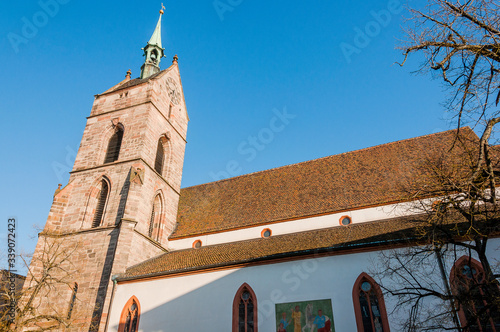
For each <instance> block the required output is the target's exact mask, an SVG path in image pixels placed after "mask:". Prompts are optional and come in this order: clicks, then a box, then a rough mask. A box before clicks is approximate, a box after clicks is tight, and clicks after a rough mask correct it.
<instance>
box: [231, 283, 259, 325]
mask: <svg viewBox="0 0 500 332" xmlns="http://www.w3.org/2000/svg"><path fill="white" fill-rule="evenodd" d="M240 309H243V310H244V313H242V316H244V319H243V320H242V321H241V322H240ZM257 312H258V310H257V296H255V293H254V291H253V289H252V287H250V286H249V285H248V284H247V283H244V284H243V285H241V287H240V288H239V289H238V291H237V292H236V295H235V296H234V300H233V332H240V331H244V332H250V331H252V332H258V330H259V327H258V326H259V324H258V321H257ZM249 314H250V315H251V316H252V317H249ZM241 323H243V324H242V325H243V330H241V329H239V325H240V324H241ZM249 325H251V326H252V329H249V328H248V327H249Z"/></svg>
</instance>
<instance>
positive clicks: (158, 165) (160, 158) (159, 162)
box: [155, 138, 165, 175]
mask: <svg viewBox="0 0 500 332" xmlns="http://www.w3.org/2000/svg"><path fill="white" fill-rule="evenodd" d="M164 160H165V152H164V148H163V141H162V139H161V138H160V139H159V140H158V146H157V147H156V158H155V171H157V172H158V174H160V175H163V164H164Z"/></svg>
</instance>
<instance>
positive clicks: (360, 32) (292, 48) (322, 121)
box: [0, 0, 452, 266]
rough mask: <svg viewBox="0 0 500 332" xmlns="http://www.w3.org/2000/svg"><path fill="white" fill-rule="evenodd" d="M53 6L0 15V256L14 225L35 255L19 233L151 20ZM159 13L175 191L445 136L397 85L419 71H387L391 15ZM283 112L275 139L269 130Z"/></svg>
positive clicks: (122, 7) (241, 6)
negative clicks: (183, 112) (177, 130)
mask: <svg viewBox="0 0 500 332" xmlns="http://www.w3.org/2000/svg"><path fill="white" fill-rule="evenodd" d="M55 1H56V0H42V1H40V2H38V1H22V2H21V1H19V2H11V1H7V2H5V1H4V2H2V4H1V5H0V21H1V22H2V24H1V30H0V32H1V37H0V49H1V52H0V63H2V78H3V80H2V81H3V82H2V89H1V90H0V97H1V98H0V110H1V112H0V114H1V120H2V121H1V131H0V147H1V151H2V163H1V174H2V175H3V184H2V187H1V188H2V190H1V192H0V212H1V216H0V217H1V219H2V220H3V221H4V222H2V223H0V225H4V226H3V227H4V229H1V228H0V235H1V237H0V239H1V242H0V245H2V246H6V244H5V245H4V244H2V243H5V234H6V228H7V219H8V218H9V217H11V216H14V217H16V218H17V220H18V248H19V250H23V251H25V252H32V251H33V250H34V246H35V244H36V237H35V238H30V236H33V235H36V231H34V230H33V229H32V225H33V224H38V225H40V226H43V225H44V223H45V220H46V218H47V214H48V211H49V209H50V205H51V202H52V195H53V193H54V190H55V189H56V188H57V184H58V183H63V184H66V182H67V180H68V178H69V174H68V172H69V171H70V170H71V167H72V163H73V160H74V156H75V153H76V151H77V150H78V146H79V142H80V139H81V136H82V132H83V129H84V126H85V121H86V120H85V117H86V116H88V115H89V113H90V109H91V106H92V102H93V96H94V95H95V94H97V93H101V92H103V91H105V90H107V89H108V88H110V87H111V86H113V85H115V84H116V83H117V82H119V81H121V80H122V79H123V78H124V76H125V73H126V71H127V70H128V69H129V68H130V69H131V70H132V76H133V77H137V76H138V75H139V73H140V66H141V64H142V61H143V58H142V51H141V47H144V46H145V44H146V42H147V41H148V40H149V37H150V36H151V34H152V32H153V29H154V27H155V25H156V21H157V19H158V10H159V9H160V2H156V1H142V2H138V1H127V0H125V1H120V2H102V1H95V0H87V1H77V0H59V1H58V2H55ZM54 3H57V6H55V5H54ZM415 3H416V4H419V3H418V2H415ZM165 5H166V10H165V15H164V16H163V25H162V28H163V47H165V53H166V55H167V58H164V59H163V61H162V65H163V66H162V68H167V67H168V65H169V64H170V62H171V59H172V57H173V55H174V54H178V55H179V65H180V70H181V76H182V82H183V87H184V93H185V98H186V103H187V108H188V113H189V116H190V118H191V122H190V124H189V129H188V145H187V149H186V158H185V163H184V176H183V187H187V186H191V185H196V184H200V183H205V182H210V181H213V180H214V179H217V178H220V177H221V176H222V174H223V173H221V172H228V170H229V171H231V172H232V174H234V175H238V174H246V173H251V172H256V171H260V170H265V169H269V168H273V167H278V166H282V165H287V164H292V163H297V162H301V161H306V160H310V159H315V158H320V157H324V156H328V155H332V154H338V153H342V152H346V151H351V150H356V149H361V148H365V147H369V146H374V145H378V144H383V143H387V142H392V141H396V140H401V139H406V138H410V137H415V136H419V135H426V134H430V133H433V132H438V131H441V130H446V129H450V128H451V126H452V125H451V124H450V123H449V122H448V121H446V120H445V118H446V114H445V113H444V108H443V107H442V103H443V102H444V100H445V95H444V93H443V91H442V88H441V83H440V81H439V80H432V79H431V77H430V76H428V75H412V74H411V73H412V71H414V70H415V69H416V68H417V66H418V65H419V64H420V62H421V61H422V59H419V58H418V57H414V58H411V59H410V61H409V63H408V65H407V66H405V67H400V66H399V65H397V64H395V62H396V61H401V60H402V56H401V52H400V51H399V50H396V49H395V47H396V45H398V43H399V42H398V39H404V36H403V34H402V31H401V24H402V23H403V21H402V15H405V11H404V10H403V9H402V5H403V1H398V0H390V1H385V0H384V1H367V0H360V1H348V0H337V1H310V2H304V1H296V0H288V1H283V0H275V1H263V0H254V1H247V0H243V1H242V0H220V1H216V2H214V1H213V0H203V1H200V0H196V1H189V2H188V1H169V2H168V3H166V4H165ZM30 25H32V26H31V28H32V29H31V30H30V29H29V28H30ZM33 27H34V28H35V29H33ZM285 110H286V113H287V114H289V115H288V118H287V120H286V121H284V122H280V123H283V124H284V125H283V126H279V130H277V129H276V128H277V127H276V126H274V127H273V126H272V124H271V122H272V121H273V118H275V117H276V114H277V113H280V114H283V112H285ZM273 128H274V129H273ZM255 139H257V140H258V141H257V142H258V149H254V151H253V152H252V153H251V152H248V148H249V147H251V144H252V140H255ZM245 148H246V150H245ZM244 151H247V152H246V153H242V152H244ZM0 250H1V251H3V249H0ZM0 266H4V262H2V263H1V264H0Z"/></svg>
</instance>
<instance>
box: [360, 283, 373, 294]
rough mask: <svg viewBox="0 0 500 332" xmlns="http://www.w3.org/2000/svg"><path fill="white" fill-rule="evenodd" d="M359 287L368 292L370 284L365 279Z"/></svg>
mask: <svg viewBox="0 0 500 332" xmlns="http://www.w3.org/2000/svg"><path fill="white" fill-rule="evenodd" d="M361 289H362V290H363V291H364V292H369V291H370V289H372V285H371V284H370V283H369V282H368V281H365V282H363V283H362V284H361Z"/></svg>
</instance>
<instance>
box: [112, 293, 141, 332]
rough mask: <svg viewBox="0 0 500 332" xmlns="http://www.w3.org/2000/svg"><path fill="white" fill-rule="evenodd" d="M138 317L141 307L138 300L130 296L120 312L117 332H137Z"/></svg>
mask: <svg viewBox="0 0 500 332" xmlns="http://www.w3.org/2000/svg"><path fill="white" fill-rule="evenodd" d="M140 316H141V307H140V304H139V300H137V298H136V297H135V296H132V297H131V298H130V300H128V302H127V304H125V307H124V308H123V310H122V315H121V316H120V325H119V326H118V332H137V331H138V330H139V318H140Z"/></svg>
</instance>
